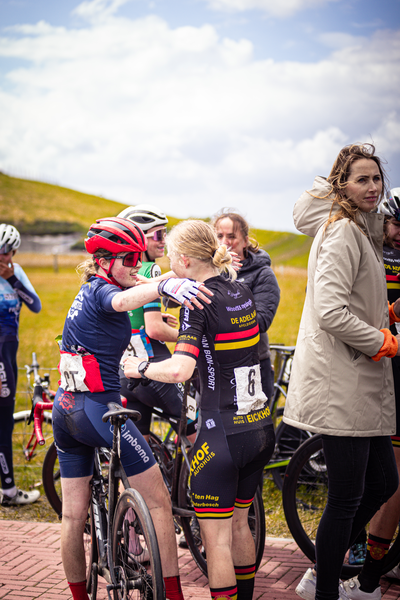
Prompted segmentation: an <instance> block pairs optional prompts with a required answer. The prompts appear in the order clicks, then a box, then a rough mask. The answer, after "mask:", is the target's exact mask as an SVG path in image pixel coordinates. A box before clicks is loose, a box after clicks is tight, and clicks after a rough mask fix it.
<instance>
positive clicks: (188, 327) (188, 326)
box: [181, 322, 191, 331]
mask: <svg viewBox="0 0 400 600" xmlns="http://www.w3.org/2000/svg"><path fill="white" fill-rule="evenodd" d="M190 328H191V325H189V323H185V322H183V323H182V326H181V329H182V330H183V331H186V330H187V329H190Z"/></svg>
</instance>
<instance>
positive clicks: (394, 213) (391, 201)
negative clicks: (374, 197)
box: [379, 187, 400, 221]
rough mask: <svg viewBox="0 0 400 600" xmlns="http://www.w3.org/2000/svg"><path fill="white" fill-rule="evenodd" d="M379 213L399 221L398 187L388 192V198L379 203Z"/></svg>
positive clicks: (399, 188)
mask: <svg viewBox="0 0 400 600" xmlns="http://www.w3.org/2000/svg"><path fill="white" fill-rule="evenodd" d="M379 212H380V213H381V214H383V215H385V216H387V217H394V218H395V219H396V220H397V221H400V187H397V188H393V189H391V190H390V193H389V197H387V198H385V199H384V200H383V202H381V204H380V206H379Z"/></svg>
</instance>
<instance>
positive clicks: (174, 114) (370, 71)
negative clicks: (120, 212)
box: [0, 2, 400, 229]
mask: <svg viewBox="0 0 400 600" xmlns="http://www.w3.org/2000/svg"><path fill="white" fill-rule="evenodd" d="M84 4H86V5H87V6H86V8H87V10H89V8H93V9H94V8H101V6H103V5H104V6H103V7H105V9H106V10H105V13H104V12H103V16H104V15H105V16H104V18H101V19H97V20H94V21H93V20H91V21H90V23H89V25H87V26H85V27H83V28H80V29H67V28H53V27H51V26H50V25H48V24H46V23H38V24H37V25H36V26H29V28H25V29H24V28H19V29H18V32H16V29H15V28H14V29H13V31H9V32H8V33H7V35H6V36H5V37H3V38H1V39H0V56H1V55H2V56H6V57H16V58H19V59H21V58H23V59H24V60H25V61H28V64H27V66H19V67H18V68H15V69H13V70H10V71H9V72H8V74H7V88H5V87H3V91H0V113H1V115H2V119H1V125H0V128H1V131H0V168H3V169H4V170H7V169H9V170H13V171H14V172H15V171H16V172H18V169H21V170H22V171H23V170H24V169H28V170H29V171H30V172H37V173H40V174H41V175H42V174H45V175H46V177H47V179H48V180H50V181H58V182H59V183H62V184H64V185H69V186H70V187H76V188H77V189H82V190H83V191H90V192H93V193H101V194H103V195H105V196H108V197H111V198H114V199H115V200H120V201H125V202H127V203H128V202H132V203H136V202H149V203H153V204H159V205H161V206H163V208H165V210H166V211H167V212H169V213H170V214H176V215H178V216H189V215H198V216H206V215H210V214H212V213H214V212H215V211H216V210H217V209H218V208H220V207H222V206H236V207H237V208H239V209H241V210H243V211H244V212H246V213H247V215H248V217H249V219H250V221H251V222H253V223H254V222H255V223H256V224H258V225H260V226H265V227H271V228H275V229H293V223H292V219H291V213H292V206H293V203H294V201H295V200H296V199H297V196H298V195H299V194H300V193H301V192H302V191H303V189H305V188H306V187H308V186H310V185H311V183H312V180H313V177H314V176H315V175H317V174H318V175H324V174H325V175H326V174H327V173H328V172H329V170H330V166H331V164H332V163H333V160H334V158H335V155H336V153H337V151H338V150H339V149H340V148H341V147H342V146H343V145H344V144H346V143H350V142H354V141H369V140H370V139H371V138H372V139H373V140H374V141H375V143H376V144H377V147H378V150H379V151H380V152H382V153H384V155H385V156H386V158H387V159H389V160H394V158H395V157H396V156H398V155H399V154H400V148H399V140H400V136H399V129H400V119H399V114H398V112H396V111H397V106H398V97H399V88H400V85H399V75H398V74H397V69H396V68H395V65H396V64H398V61H399V58H400V32H392V33H391V35H390V36H388V35H387V34H385V33H384V32H382V33H378V34H376V35H374V36H372V37H370V38H355V39H352V40H350V42H351V43H350V44H349V45H346V44H343V43H336V44H334V47H335V48H336V50H335V52H334V53H333V54H332V55H331V56H329V57H328V58H326V59H325V60H322V61H319V62H316V63H300V62H288V61H286V62H274V61H273V60H262V61H261V60H256V59H255V58H254V56H253V47H252V44H251V43H250V42H249V41H248V40H239V41H234V40H231V39H223V38H220V37H219V36H218V34H217V32H216V30H215V29H214V28H213V27H212V26H210V25H204V26H202V27H180V28H176V29H172V28H170V27H169V26H168V25H167V23H166V22H165V21H163V20H162V19H160V18H158V17H155V16H151V17H147V18H144V19H140V20H139V19H138V20H129V19H127V18H118V17H117V16H115V14H114V13H113V14H108V13H107V10H108V9H109V10H111V8H115V6H116V3H115V2H114V3H113V2H109V3H107V6H105V3H104V2H103V3H100V2H97V3H93V2H91V3H84ZM80 6H81V7H82V6H83V5H80ZM82 10H83V9H82ZM114 12H115V11H114ZM332 39H333V38H332ZM354 42H356V43H354ZM25 64H26V63H24V65H25ZM6 90H7V91H6ZM396 153H397V154H396Z"/></svg>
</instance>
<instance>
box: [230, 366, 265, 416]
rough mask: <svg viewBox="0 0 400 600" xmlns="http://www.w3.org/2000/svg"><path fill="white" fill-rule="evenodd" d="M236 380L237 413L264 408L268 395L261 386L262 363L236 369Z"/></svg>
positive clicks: (241, 413)
mask: <svg viewBox="0 0 400 600" xmlns="http://www.w3.org/2000/svg"><path fill="white" fill-rule="evenodd" d="M234 372H235V381H236V400H237V405H238V410H237V412H236V414H237V415H247V414H248V413H249V412H251V411H252V410H259V409H260V408H264V406H265V403H266V402H267V396H266V395H265V394H264V392H263V391H262V387H261V371H260V365H253V366H252V367H237V368H236V369H234Z"/></svg>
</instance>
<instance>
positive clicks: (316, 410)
mask: <svg viewBox="0 0 400 600" xmlns="http://www.w3.org/2000/svg"><path fill="white" fill-rule="evenodd" d="M384 190H385V179H384V172H383V169H382V164H381V160H380V159H379V157H378V156H376V154H375V148H374V146H372V145H370V144H352V145H350V146H346V147H344V148H342V150H341V151H340V152H339V155H338V156H337V158H336V160H335V162H334V164H333V166H332V169H331V172H330V174H329V176H328V178H327V179H325V178H324V177H316V178H315V180H314V185H313V187H312V189H311V190H309V191H306V192H304V193H303V194H302V196H301V197H300V199H299V200H298V201H297V202H296V205H295V207H294V222H295V225H296V227H297V229H299V230H300V231H301V232H302V233H304V234H306V235H309V236H312V237H313V238H314V240H313V243H312V247H311V251H310V256H309V260H308V280H307V293H306V299H305V303H304V308H303V314H302V318H301V323H300V329H299V335H298V338H297V344H296V353H295V355H294V360H293V366H292V372H291V376H290V385H289V390H288V395H287V399H286V405H285V411H284V416H283V420H284V421H285V422H286V423H287V424H288V425H292V426H293V427H298V428H299V429H305V430H307V431H311V432H312V433H320V434H322V445H323V450H324V457H325V462H326V467H327V475H328V501H327V505H326V507H325V510H324V513H323V515H322V518H321V521H320V523H319V527H318V531H317V536H316V543H315V546H316V571H315V570H313V569H308V570H307V572H306V573H305V575H304V576H303V578H302V580H301V581H300V583H299V584H298V586H297V588H296V593H297V594H298V595H299V596H300V597H301V598H304V599H305V600H314V598H315V599H316V600H337V598H338V597H339V598H341V599H342V600H347V598H348V596H347V593H348V585H347V583H348V582H344V583H340V584H339V577H340V572H341V569H342V564H343V561H344V557H345V554H346V552H347V550H348V548H349V547H350V545H351V544H352V543H353V542H354V541H355V539H356V538H357V536H358V534H359V533H360V531H362V529H363V528H364V527H365V526H366V524H367V523H368V522H369V521H370V520H371V518H372V516H373V515H374V514H375V512H376V511H377V510H378V509H379V508H380V507H381V506H382V504H383V503H384V502H386V501H387V500H388V499H389V498H390V497H391V496H392V495H393V494H394V492H395V491H396V489H397V486H398V475H397V468H396V461H395V458H394V453H393V447H392V443H391V439H390V436H391V435H394V433H395V431H396V415H395V402H394V393H393V375H392V365H391V361H390V360H389V359H390V358H392V357H394V356H398V355H399V354H400V349H399V340H400V335H396V336H395V335H393V334H392V333H391V331H390V330H389V322H394V321H400V302H399V301H396V302H395V303H394V305H391V307H390V310H388V302H387V289H386V281H385V269H384V264H383V257H382V245H383V215H380V214H377V208H378V206H379V203H380V202H381V200H382V197H383V194H384ZM372 545H373V546H374V550H373V552H381V551H382V546H381V544H380V542H379V541H377V540H375V541H373V542H372Z"/></svg>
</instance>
